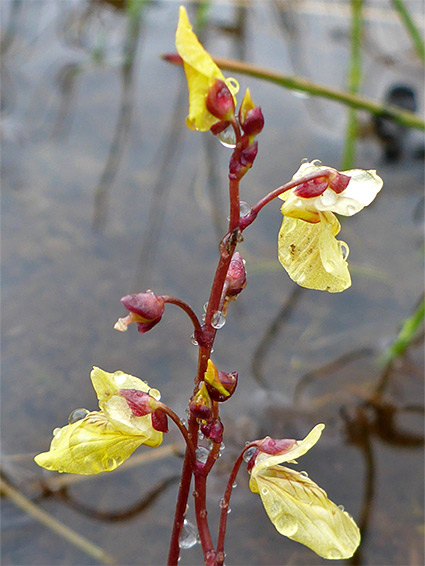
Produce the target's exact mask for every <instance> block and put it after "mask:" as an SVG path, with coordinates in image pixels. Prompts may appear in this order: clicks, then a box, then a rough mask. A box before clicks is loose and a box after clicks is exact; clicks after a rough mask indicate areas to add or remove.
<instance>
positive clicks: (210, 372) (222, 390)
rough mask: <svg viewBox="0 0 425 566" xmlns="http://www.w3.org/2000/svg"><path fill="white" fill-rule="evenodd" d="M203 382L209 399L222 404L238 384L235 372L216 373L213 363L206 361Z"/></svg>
mask: <svg viewBox="0 0 425 566" xmlns="http://www.w3.org/2000/svg"><path fill="white" fill-rule="evenodd" d="M204 380H205V381H204V383H205V386H206V388H207V390H208V393H209V395H210V397H211V399H213V400H214V401H218V402H220V403H222V402H223V401H226V400H227V399H229V398H230V397H231V396H232V395H233V393H234V391H235V389H236V386H237V384H238V374H237V373H236V372H231V373H225V372H224V371H218V370H217V368H216V367H215V365H214V364H213V362H212V361H211V360H208V367H207V371H206V372H205V374H204Z"/></svg>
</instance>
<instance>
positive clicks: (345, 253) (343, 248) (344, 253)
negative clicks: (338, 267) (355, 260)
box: [339, 242, 350, 259]
mask: <svg viewBox="0 0 425 566" xmlns="http://www.w3.org/2000/svg"><path fill="white" fill-rule="evenodd" d="M339 247H340V249H341V253H342V257H343V259H347V257H348V254H349V253H350V248H349V247H348V246H347V244H346V243H345V242H340V243H339Z"/></svg>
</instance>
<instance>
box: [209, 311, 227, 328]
mask: <svg viewBox="0 0 425 566" xmlns="http://www.w3.org/2000/svg"><path fill="white" fill-rule="evenodd" d="M225 324H226V317H225V316H224V314H223V313H222V312H221V311H215V313H214V314H213V317H212V319H211V326H212V327H213V328H215V329H216V330H218V329H219V328H223V326H224V325H225Z"/></svg>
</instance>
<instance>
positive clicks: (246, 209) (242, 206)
mask: <svg viewBox="0 0 425 566" xmlns="http://www.w3.org/2000/svg"><path fill="white" fill-rule="evenodd" d="M251 210H252V206H251V205H250V204H248V203H247V202H245V201H244V200H241V201H240V203H239V213H240V215H241V217H243V216H247V215H248V214H249V213H250V212H251Z"/></svg>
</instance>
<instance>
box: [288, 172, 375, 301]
mask: <svg viewBox="0 0 425 566" xmlns="http://www.w3.org/2000/svg"><path fill="white" fill-rule="evenodd" d="M320 170H327V171H329V170H330V171H333V172H334V179H333V180H335V183H336V184H335V185H333V184H332V183H333V180H332V179H331V180H330V181H329V179H327V178H319V179H318V180H317V181H316V182H310V183H306V184H305V185H304V186H303V185H301V187H296V188H295V189H292V190H290V191H288V192H286V193H283V195H281V197H280V198H282V199H283V200H284V201H285V202H284V204H283V205H282V208H281V212H282V214H283V222H282V227H281V229H280V232H279V244H278V250H279V261H280V263H281V264H282V265H283V267H284V268H285V269H286V271H287V272H288V274H289V276H290V277H291V279H293V281H295V282H296V283H298V284H299V285H301V286H302V287H307V288H308V289H318V290H320V291H329V292H330V293H336V292H340V291H344V289H347V288H348V287H350V285H351V277H350V272H349V271H348V264H347V262H346V258H347V257H348V251H349V250H348V246H347V244H345V243H344V242H342V241H339V240H337V239H336V238H335V236H336V235H337V234H338V233H339V231H340V229H341V226H340V223H339V221H338V219H337V218H336V216H335V215H334V214H333V213H334V212H335V213H337V214H342V215H343V216H352V215H353V214H356V213H357V212H359V211H360V210H362V208H364V207H365V206H367V205H369V204H370V203H371V202H372V201H373V199H374V198H375V196H376V195H377V194H378V192H379V191H380V190H381V188H382V184H383V183H382V179H381V178H380V177H379V176H378V175H377V174H376V171H373V170H370V171H363V170H362V169H352V170H350V171H343V172H342V173H339V172H338V171H336V170H335V169H332V168H330V167H323V166H321V165H317V164H316V162H312V163H303V164H302V165H301V167H300V168H299V169H298V171H297V172H296V173H295V175H294V176H293V179H294V180H295V179H301V178H302V177H305V176H306V175H309V174H311V173H315V172H317V171H320ZM340 182H342V186H341V185H338V183H340ZM344 187H345V188H344ZM310 194H312V195H313V196H305V195H310Z"/></svg>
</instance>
